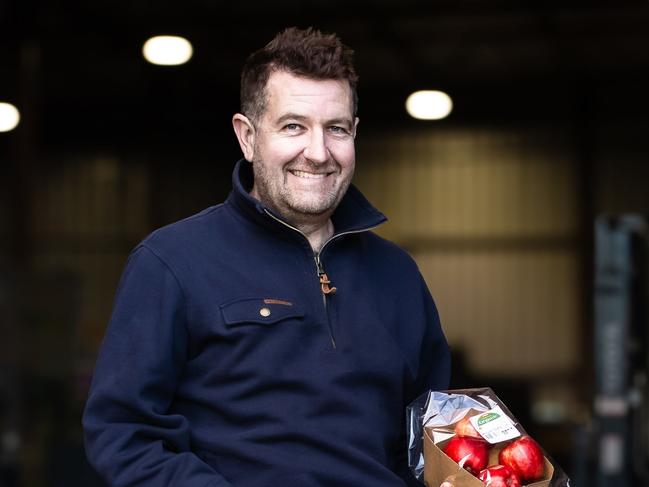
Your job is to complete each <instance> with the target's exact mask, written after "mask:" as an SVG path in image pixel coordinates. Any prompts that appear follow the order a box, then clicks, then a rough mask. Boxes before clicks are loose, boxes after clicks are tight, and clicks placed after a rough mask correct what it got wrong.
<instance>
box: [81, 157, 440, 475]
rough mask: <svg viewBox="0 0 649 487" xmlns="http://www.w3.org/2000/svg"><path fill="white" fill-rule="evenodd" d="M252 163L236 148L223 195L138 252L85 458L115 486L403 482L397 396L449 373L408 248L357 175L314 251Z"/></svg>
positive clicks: (407, 397)
mask: <svg viewBox="0 0 649 487" xmlns="http://www.w3.org/2000/svg"><path fill="white" fill-rule="evenodd" d="M251 178H252V175H251V170H250V165H249V164H248V163H247V162H245V161H240V162H239V163H238V164H237V166H236V168H235V172H234V176H233V185H234V188H233V191H232V193H231V194H230V196H229V197H228V199H227V201H226V202H225V203H223V204H222V205H219V206H215V207H212V208H208V209H206V210H204V211H203V212H201V213H199V214H197V215H194V216H192V217H190V218H188V219H185V220H183V221H180V222H177V223H175V224H173V225H170V226H167V227H164V228H162V229H159V230H157V231H155V232H154V233H152V234H151V235H150V236H149V237H147V238H146V239H145V240H144V241H143V242H142V243H141V244H139V245H138V246H137V247H136V248H135V249H134V251H133V252H132V254H131V256H130V258H129V260H128V263H127V265H126V268H125V270H124V274H123V276H122V279H121V281H120V285H119V288H118V292H117V296H116V300H115V304H114V310H113V315H112V317H111V320H110V323H109V327H108V329H107V332H106V336H105V338H104V341H103V344H102V347H101V350H100V354H99V358H98V360H97V364H96V368H95V374H94V378H93V383H92V387H91V390H90V393H89V397H88V401H87V405H86V409H85V411H84V417H83V424H84V429H85V435H86V436H85V440H86V451H87V455H88V458H89V460H90V462H91V464H92V465H93V466H94V467H95V468H96V469H97V470H98V471H99V472H100V473H101V475H102V476H103V477H104V479H105V480H106V481H107V483H108V485H109V486H111V487H134V486H145V487H167V486H179V487H231V486H235V487H274V486H279V487H402V486H404V485H407V484H410V483H412V482H413V479H412V477H411V476H410V474H409V473H408V471H407V468H406V441H405V407H406V406H407V405H408V403H409V402H410V401H411V400H412V399H414V398H415V397H417V396H418V395H419V394H420V393H422V392H424V391H426V390H428V389H444V388H446V387H448V378H449V352H448V347H447V344H446V340H445V338H444V335H443V333H442V330H441V328H440V324H439V319H438V316H437V312H436V309H435V306H434V304H433V301H432V299H431V296H430V294H429V292H428V289H427V288H426V285H425V283H424V280H423V279H422V277H421V275H420V273H419V271H418V269H417V266H416V265H415V263H414V261H413V260H412V259H411V258H410V257H409V256H408V255H407V254H406V253H405V252H403V251H402V250H400V249H399V248H398V247H397V246H395V245H393V244H392V243H389V242H387V241H386V240H384V239H382V238H380V237H378V236H377V235H375V234H374V233H373V232H371V231H370V229H371V228H373V227H375V226H377V225H379V224H380V223H382V222H383V221H384V220H385V217H384V216H383V215H382V214H381V213H379V212H378V211H377V210H375V209H374V208H373V207H372V206H371V205H370V204H369V203H368V202H367V201H366V200H365V198H363V196H362V195H361V194H360V193H359V192H358V190H356V189H355V188H354V187H353V186H352V187H350V189H349V190H348V192H347V194H346V195H345V197H344V198H343V201H342V202H341V204H340V205H339V207H338V209H337V210H336V213H335V214H334V216H333V217H332V220H333V223H334V227H335V236H334V237H333V238H332V239H331V240H330V241H329V242H328V243H327V244H326V245H325V246H324V247H323V249H322V251H321V253H320V255H319V256H314V254H313V251H312V250H311V248H310V246H309V242H308V241H307V239H306V238H305V237H304V236H303V235H301V234H300V233H299V232H298V231H296V230H295V229H293V228H290V227H289V226H287V225H286V224H285V223H283V222H282V221H281V220H280V219H279V218H278V217H277V216H276V215H273V214H272V213H271V212H270V211H268V210H266V209H265V208H264V207H263V206H262V205H261V203H259V202H258V201H256V200H254V199H253V198H252V197H250V196H249V195H248V193H247V190H248V189H249V188H250V185H251V182H252V181H251ZM318 263H319V264H320V266H318ZM318 267H320V269H318ZM319 270H320V272H321V273H322V272H325V273H326V274H327V275H328V276H329V279H330V280H331V286H332V287H336V288H337V292H336V293H335V294H328V295H325V294H323V292H322V287H321V283H320V282H319V276H318V274H319Z"/></svg>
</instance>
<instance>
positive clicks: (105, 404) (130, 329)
mask: <svg viewBox="0 0 649 487" xmlns="http://www.w3.org/2000/svg"><path fill="white" fill-rule="evenodd" d="M187 340H188V337H187V328H186V315H185V298H184V295H183V291H182V289H181V287H180V285H179V283H178V281H177V280H176V277H175V276H174V274H173V273H172V272H171V271H170V269H169V268H168V267H167V266H166V265H165V264H164V263H163V262H162V261H161V260H160V259H159V258H158V257H157V256H156V255H155V254H154V253H153V252H152V251H151V250H150V249H148V248H147V247H144V246H140V247H138V248H137V249H136V250H135V251H134V252H133V254H132V255H131V257H130V258H129V262H128V264H127V266H126V269H125V270H124V274H123V275H122V279H121V281H120V285H119V288H118V291H117V297H116V300H115V306H114V309H113V315H112V317H111V321H110V324H109V326H108V329H107V332H106V336H105V338H104V342H103V344H102V347H101V351H100V354H99V357H98V360H97V364H96V367H95V372H94V377H93V383H92V386H91V389H90V393H89V396H88V401H87V403H86V407H85V411H84V415H83V427H84V433H85V446H86V454H87V456H88V460H89V461H90V463H91V464H92V465H93V467H94V468H95V469H96V470H97V471H98V472H99V473H100V474H101V476H102V477H103V478H104V480H105V481H106V482H107V484H108V485H109V486H110V487H134V486H143V485H146V486H147V487H163V486H164V487H166V486H170V485H179V486H183V487H232V486H231V484H230V483H229V482H228V481H227V480H226V479H225V478H224V477H223V476H222V475H220V474H219V473H217V472H216V471H214V469H212V468H211V467H210V466H209V465H207V464H206V463H205V462H203V461H202V460H201V459H199V458H198V457H197V456H196V455H195V454H194V453H193V452H191V450H190V431H189V424H188V422H187V419H186V418H185V417H183V416H181V415H178V414H170V413H169V411H168V410H169V406H170V405H171V404H172V401H173V398H174V393H175V390H176V386H177V384H178V381H179V377H180V374H181V372H182V369H183V364H184V362H185V359H186V350H187Z"/></svg>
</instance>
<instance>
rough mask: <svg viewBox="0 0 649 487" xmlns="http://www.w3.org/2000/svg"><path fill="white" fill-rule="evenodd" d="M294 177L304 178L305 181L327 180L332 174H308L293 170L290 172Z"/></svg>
mask: <svg viewBox="0 0 649 487" xmlns="http://www.w3.org/2000/svg"><path fill="white" fill-rule="evenodd" d="M289 172H290V173H291V174H292V175H293V176H297V177H298V178H303V179H324V178H326V177H327V176H328V175H329V174H331V173H328V172H327V173H325V172H319V173H315V172H307V171H298V170H297V169H291V170H290V171H289Z"/></svg>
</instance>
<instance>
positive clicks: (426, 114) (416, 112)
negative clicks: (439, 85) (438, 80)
mask: <svg viewBox="0 0 649 487" xmlns="http://www.w3.org/2000/svg"><path fill="white" fill-rule="evenodd" d="M406 110H407V111H408V114H409V115H410V116H411V117H413V118H416V119H419V120H440V119H442V118H446V117H447V116H448V114H449V113H451V110H453V101H452V100H451V97H450V96H448V95H447V94H446V93H444V92H443V91H434V90H422V91H415V92H414V93H412V94H411V95H410V96H409V97H408V99H407V100H406Z"/></svg>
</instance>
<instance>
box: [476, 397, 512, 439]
mask: <svg viewBox="0 0 649 487" xmlns="http://www.w3.org/2000/svg"><path fill="white" fill-rule="evenodd" d="M469 419H470V421H471V424H472V425H473V427H474V428H475V429H476V430H478V433H480V435H482V437H483V438H484V439H485V440H487V441H488V442H489V443H500V442H501V441H506V440H511V439H512V438H517V437H519V436H520V435H521V432H520V431H518V429H517V428H516V426H515V425H514V422H513V421H512V420H511V419H510V417H509V416H507V415H506V414H505V413H504V412H503V410H502V409H500V406H496V407H494V408H493V409H490V410H489V411H487V412H484V413H482V414H476V415H475V416H472V417H471V418H469Z"/></svg>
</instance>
